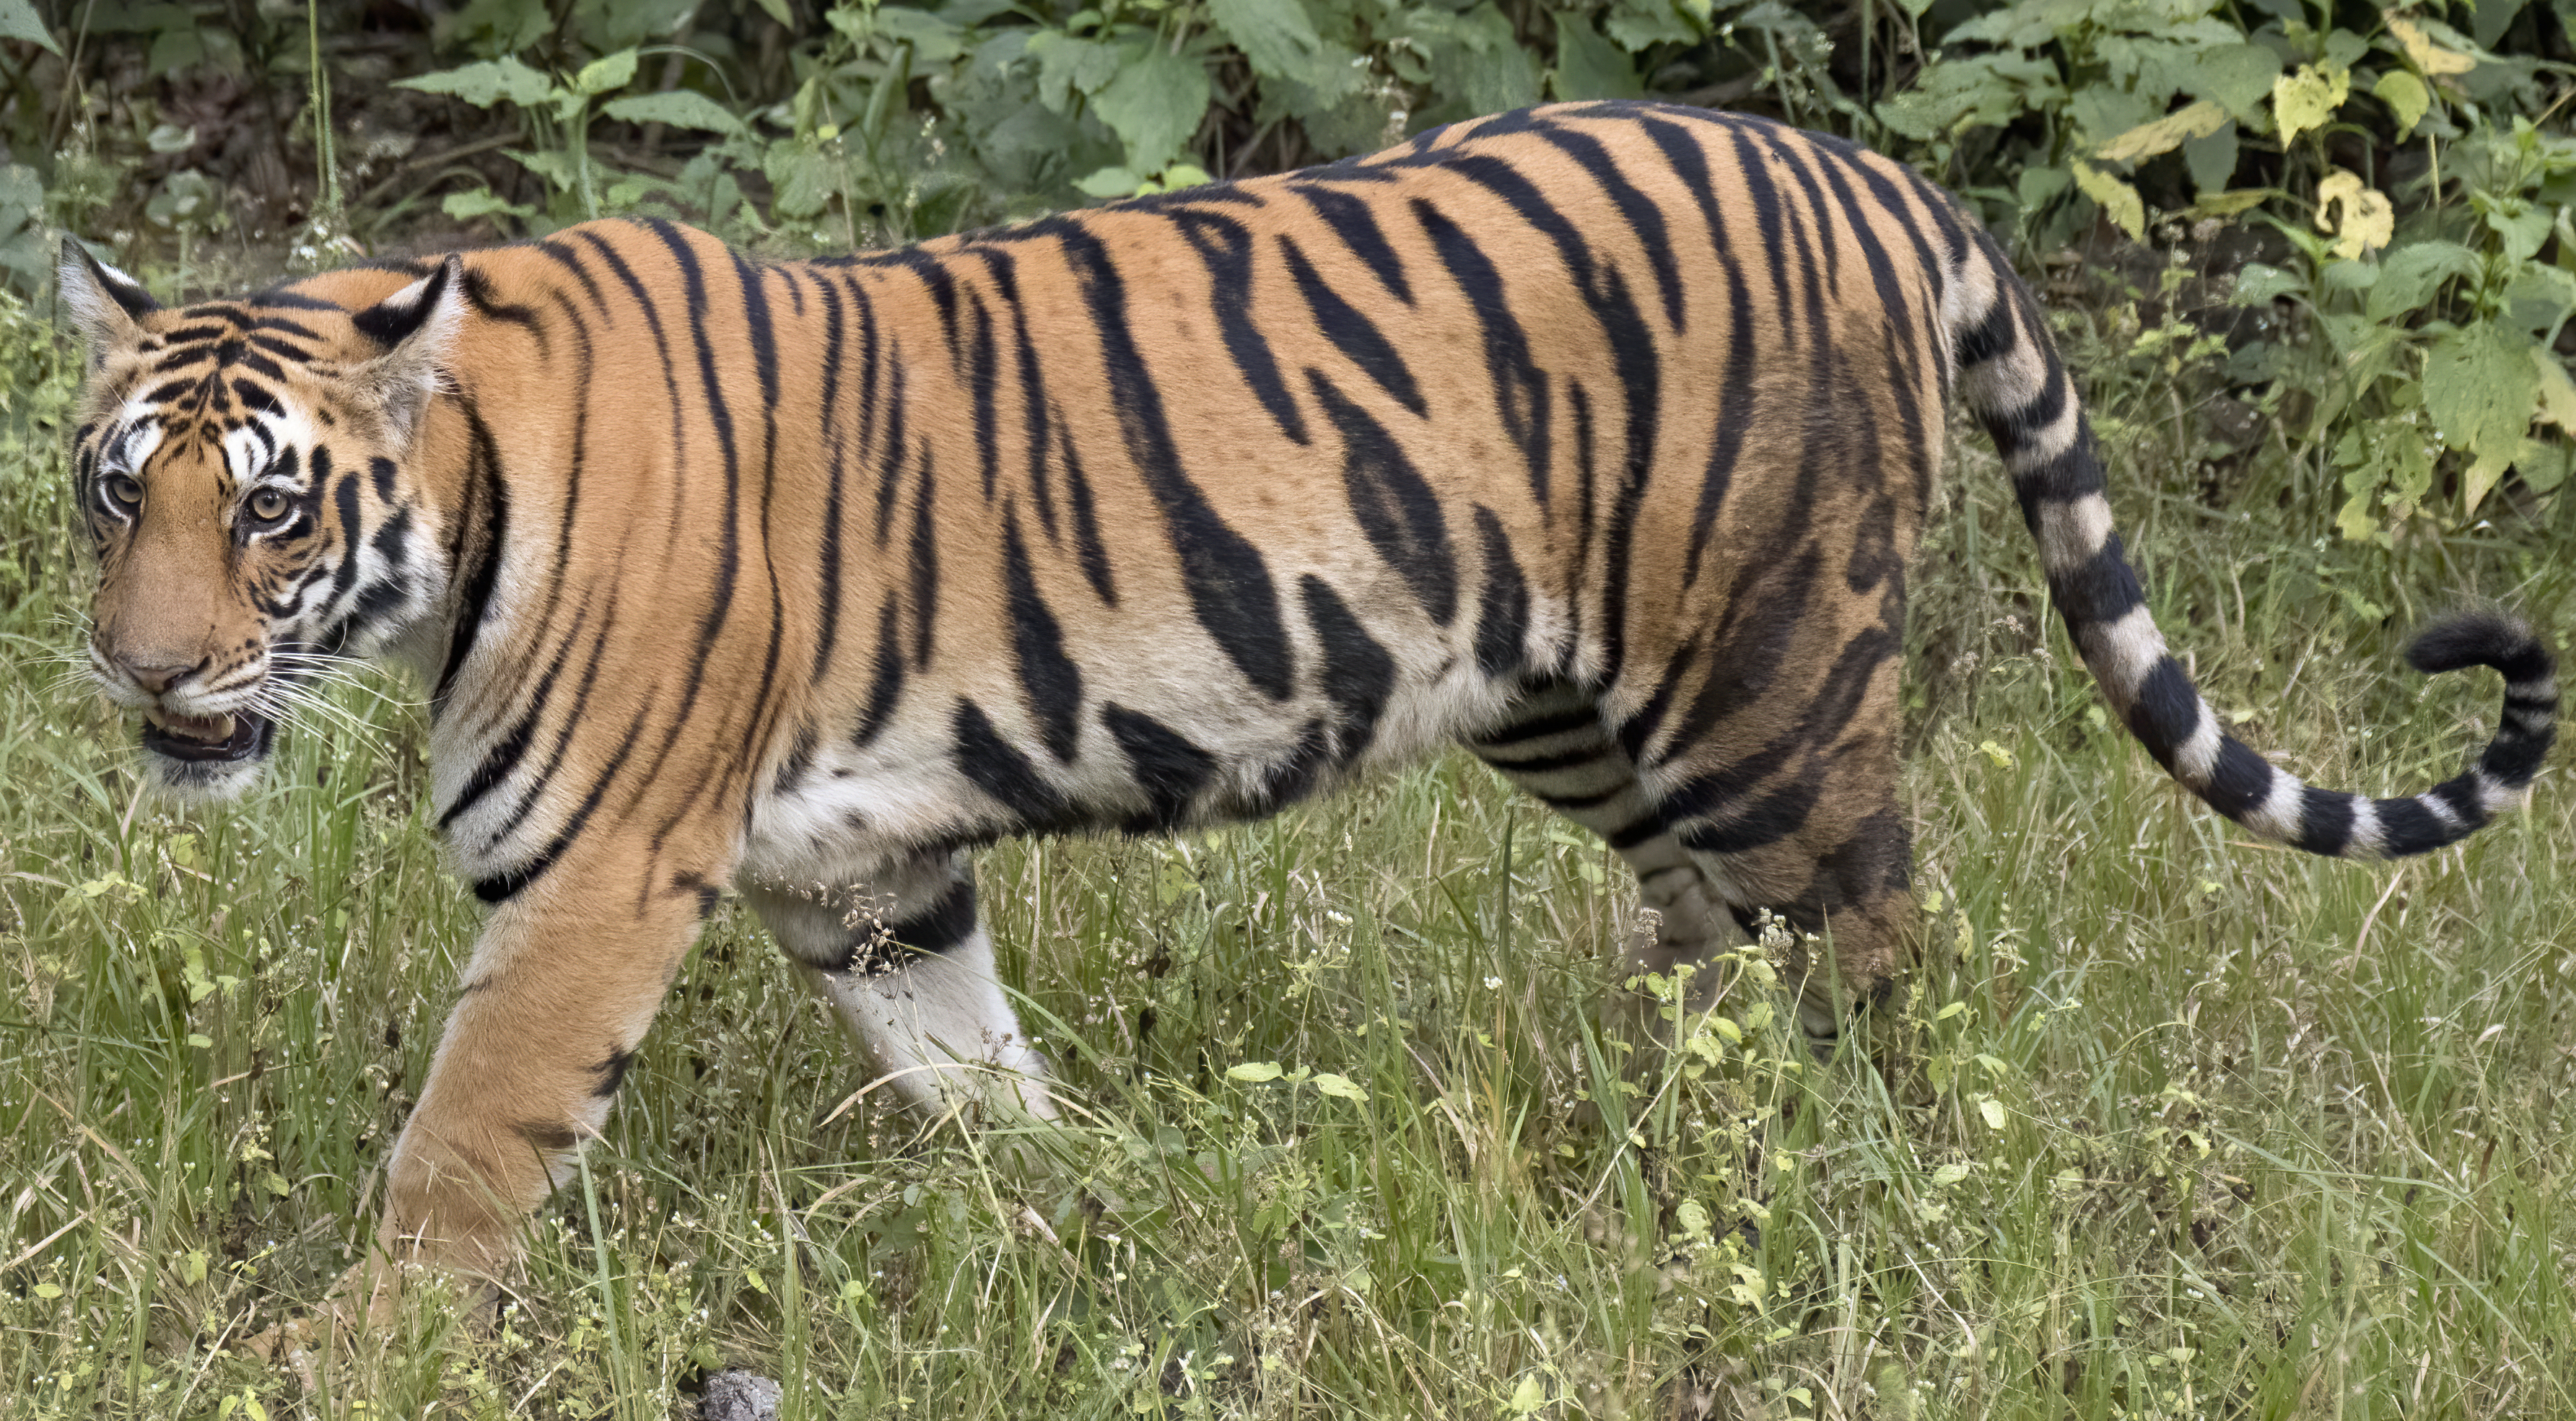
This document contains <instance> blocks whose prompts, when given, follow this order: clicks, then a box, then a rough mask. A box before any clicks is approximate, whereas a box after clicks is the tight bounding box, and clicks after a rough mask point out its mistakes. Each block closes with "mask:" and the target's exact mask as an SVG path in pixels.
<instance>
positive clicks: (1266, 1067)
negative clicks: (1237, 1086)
mask: <svg viewBox="0 0 2576 1421" xmlns="http://www.w3.org/2000/svg"><path fill="white" fill-rule="evenodd" d="M1281 1074H1283V1073H1282V1072H1281V1071H1280V1069H1279V1063H1278V1062H1277V1061H1245V1062H1243V1063H1242V1064H1241V1065H1235V1066H1228V1067H1226V1068H1225V1078H1226V1079H1227V1080H1230V1081H1251V1082H1253V1083H1254V1084H1256V1085H1257V1084H1259V1083H1260V1082H1262V1081H1275V1080H1277V1079H1279V1077H1280V1076H1281Z"/></svg>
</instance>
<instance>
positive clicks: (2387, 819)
mask: <svg viewBox="0 0 2576 1421" xmlns="http://www.w3.org/2000/svg"><path fill="white" fill-rule="evenodd" d="M2371 807H2372V808H2373V809H2375V810H2377V811H2378V812H2379V851H2380V852H2381V853H2384V854H2386V855H2387V856H2388V857H2390V858H2393V859H2395V858H2405V857H2407V856H2408V855H2410V854H2421V853H2429V852H2431V851H2432V850H2434V849H2438V848H2440V847H2442V846H2443V845H2444V844H2447V843H2449V842H2451V840H2452V839H2453V838H2454V837H2455V836H2454V835H2453V834H2452V833H2451V831H2450V829H2449V827H2448V826H2446V825H2444V824H2443V823H2442V821H2441V820H2440V819H2439V818H2438V817H2436V816H2435V815H2434V813H2433V811H2432V810H2430V809H2427V808H2425V807H2424V806H2423V805H2422V804H2420V803H2417V802H2416V801H2414V800H2412V799H2382V800H2376V801H2374V802H2373V803H2372V805H2371Z"/></svg>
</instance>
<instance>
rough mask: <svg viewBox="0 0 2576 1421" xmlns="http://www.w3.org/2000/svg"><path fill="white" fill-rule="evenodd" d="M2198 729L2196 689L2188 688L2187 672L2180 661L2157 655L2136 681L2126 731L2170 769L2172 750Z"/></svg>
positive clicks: (2197, 697)
mask: <svg viewBox="0 0 2576 1421" xmlns="http://www.w3.org/2000/svg"><path fill="white" fill-rule="evenodd" d="M2199 729H2200V693H2199V692H2198V691H2196V690H2194V689H2192V684H2191V677H2190V675H2189V674H2187V673H2186V672H2184V670H2183V669H2182V663H2181V662H2179V661H2176V660H2174V659H2173V658H2172V657H2170V656H2163V657H2158V658H2157V659H2156V664H2155V669H2153V670H2151V671H2149V672H2148V673H2147V676H2146V679H2145V680H2144V681H2142V682H2140V683H2139V685H2138V694H2137V699H2136V700H2134V701H2132V702H2130V704H2129V733H2130V734H2132V735H2135V736H2136V737H2138V743H2139V744H2141V745H2144V746H2146V747H2147V753H2148V754H2150V755H2153V756H2155V757H2156V763H2157V764H2159V765H2162V766H2164V767H2165V769H2167V770H2168V771H2170V770H2172V769H2173V762H2174V752H2175V751H2177V750H2180V749H2181V748H2182V746H2183V742H2185V741H2187V740H2189V739H2191V737H2192V734H2193V732H2195V731H2197V730H2199Z"/></svg>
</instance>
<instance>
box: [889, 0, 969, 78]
mask: <svg viewBox="0 0 2576 1421" xmlns="http://www.w3.org/2000/svg"><path fill="white" fill-rule="evenodd" d="M876 32H877V33H878V34H880V35H883V36H884V37H886V38H887V39H889V40H892V41H894V42H895V43H897V44H908V45H911V46H912V59H913V63H914V64H915V65H923V64H946V63H947V62H948V61H950V60H952V59H955V58H956V57H957V56H959V55H961V54H964V53H965V52H966V31H964V30H963V29H960V28H958V26H957V25H956V24H955V22H953V21H951V20H949V19H948V18H947V17H946V16H943V15H934V14H932V13H930V12H929V11H927V10H913V9H907V8H905V7H903V6H900V5H880V6H878V7H877V9H876Z"/></svg>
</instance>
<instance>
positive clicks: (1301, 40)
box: [1208, 0, 1368, 110]
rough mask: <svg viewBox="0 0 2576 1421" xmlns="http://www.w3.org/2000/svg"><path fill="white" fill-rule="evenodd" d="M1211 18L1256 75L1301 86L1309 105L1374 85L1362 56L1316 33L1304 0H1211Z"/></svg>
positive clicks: (1323, 103) (1332, 100)
mask: <svg viewBox="0 0 2576 1421" xmlns="http://www.w3.org/2000/svg"><path fill="white" fill-rule="evenodd" d="M1208 18H1209V19H1211V20H1213V21H1215V22H1216V27H1217V30H1218V32H1219V33H1221V34H1223V35H1224V36H1225V37H1226V38H1227V39H1229V40H1231V41H1233V42H1234V47H1235V48H1236V49H1239V50H1241V51H1243V59H1244V62H1245V63H1246V64H1249V65H1251V66H1252V72H1253V73H1255V74H1258V75H1260V76H1261V77H1262V78H1264V79H1284V80H1287V81H1289V82H1290V83H1292V84H1295V85H1297V86H1299V87H1300V88H1301V89H1302V90H1303V93H1301V94H1300V96H1299V97H1300V101H1301V107H1303V108H1306V109H1309V110H1322V109H1328V108H1331V107H1332V106H1333V105H1335V104H1338V103H1340V102H1341V101H1342V100H1344V99H1346V98H1349V97H1350V96H1351V95H1353V94H1356V93H1358V92H1359V91H1360V90H1362V89H1363V88H1366V87H1367V85H1368V76H1367V74H1366V72H1365V71H1364V70H1363V69H1362V68H1360V67H1358V66H1355V65H1354V64H1352V62H1351V61H1352V60H1354V59H1356V58H1358V56H1357V55H1355V54H1353V53H1352V52H1351V51H1350V50H1349V49H1347V48H1345V47H1343V46H1341V45H1338V44H1334V43H1332V42H1331V41H1329V40H1326V39H1325V38H1324V37H1323V36H1322V35H1320V34H1318V33H1316V31H1315V22H1314V21H1313V20H1312V19H1309V18H1308V17H1307V15H1306V7H1305V6H1304V5H1303V4H1300V3H1299V0H1209V3H1208Z"/></svg>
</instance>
